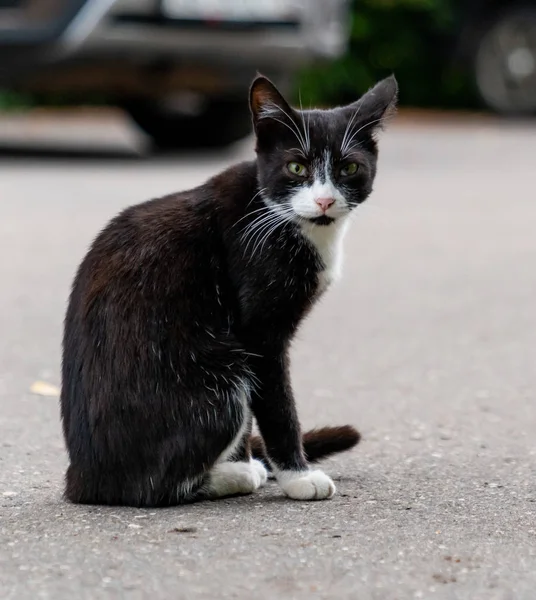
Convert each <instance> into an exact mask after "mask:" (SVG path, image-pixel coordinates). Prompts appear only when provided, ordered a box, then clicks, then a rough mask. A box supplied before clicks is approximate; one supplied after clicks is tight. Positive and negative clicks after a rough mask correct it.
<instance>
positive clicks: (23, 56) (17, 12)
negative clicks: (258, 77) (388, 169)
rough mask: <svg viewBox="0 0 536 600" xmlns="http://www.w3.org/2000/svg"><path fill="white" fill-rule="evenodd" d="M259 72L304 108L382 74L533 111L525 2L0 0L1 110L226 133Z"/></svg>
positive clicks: (162, 143)
mask: <svg viewBox="0 0 536 600" xmlns="http://www.w3.org/2000/svg"><path fill="white" fill-rule="evenodd" d="M257 70H260V71H262V72H264V73H265V74H267V75H269V76H270V77H272V78H273V79H274V80H275V81H276V82H277V83H278V84H279V86H280V87H282V88H283V89H284V90H285V91H286V92H287V93H289V94H292V95H293V98H294V100H295V101H296V102H298V101H301V102H303V104H304V105H306V106H309V105H311V104H313V105H317V106H318V105H333V104H338V103H343V102H350V101H353V100H355V99H356V98H357V97H358V96H359V95H360V94H361V93H363V91H364V90H366V89H367V88H368V87H369V86H370V85H372V84H373V83H374V82H375V81H377V80H378V79H379V78H381V77H383V76H385V75H387V74H390V73H391V72H394V73H396V75H397V77H398V79H399V81H400V87H401V103H402V106H405V107H427V108H431V107H433V108H442V109H444V108H449V109H471V110H484V111H491V112H495V113H500V114H503V115H507V116H510V117H515V116H517V117H519V116H527V115H533V114H534V113H536V1H535V0H354V1H352V2H348V1H346V0H255V1H253V0H0V111H3V112H6V111H11V112H13V111H16V112H20V111H21V110H28V109H30V108H34V107H36V106H53V107H61V106H63V107H65V106H80V105H84V106H88V105H92V106H95V105H100V106H102V105H104V106H114V107H118V108H120V109H122V110H123V111H124V113H125V114H126V115H128V117H129V119H130V120H131V122H132V123H133V124H135V125H136V126H137V127H138V128H139V129H140V130H142V131H143V132H144V133H145V134H146V135H147V136H148V137H149V139H150V140H151V142H152V143H153V144H154V146H155V147H157V148H160V149H172V148H178V147H191V146H218V145H226V144H228V143H230V142H234V141H236V140H238V139H240V138H242V137H244V136H246V135H247V134H249V132H250V119H249V115H248V112H247V106H246V103H245V98H246V91H247V87H248V85H249V83H250V81H251V78H252V77H253V76H254V74H255V72H256V71H257ZM6 126H7V125H6Z"/></svg>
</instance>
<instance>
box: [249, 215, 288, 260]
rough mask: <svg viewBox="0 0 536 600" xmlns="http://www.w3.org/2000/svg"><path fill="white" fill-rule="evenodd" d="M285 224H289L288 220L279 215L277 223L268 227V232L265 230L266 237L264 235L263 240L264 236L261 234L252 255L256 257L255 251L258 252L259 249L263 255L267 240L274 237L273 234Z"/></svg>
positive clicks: (274, 222)
mask: <svg viewBox="0 0 536 600" xmlns="http://www.w3.org/2000/svg"><path fill="white" fill-rule="evenodd" d="M284 223H288V220H287V219H286V218H285V217H284V216H282V215H278V219H277V220H276V221H272V222H271V223H270V225H269V226H268V227H267V231H266V229H265V230H264V235H263V237H262V239H261V235H262V234H260V235H259V236H258V237H257V239H258V241H257V243H256V244H255V246H254V248H253V250H252V252H251V255H252V256H255V251H256V250H257V248H259V249H260V253H261V254H262V249H263V248H264V245H265V244H266V240H267V239H268V238H269V237H270V236H271V235H272V233H273V232H274V231H276V230H277V228H278V227H280V226H281V225H283V224H284Z"/></svg>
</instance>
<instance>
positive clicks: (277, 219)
mask: <svg viewBox="0 0 536 600" xmlns="http://www.w3.org/2000/svg"><path fill="white" fill-rule="evenodd" d="M280 221H281V216H280V215H279V214H277V213H273V214H272V215H271V218H269V219H266V220H265V221H264V222H263V223H262V225H261V226H260V227H258V228H257V229H256V231H255V235H252V236H251V238H250V240H249V241H248V244H247V245H246V251H247V248H248V246H249V245H250V242H252V241H253V242H254V246H253V250H252V253H251V255H252V256H253V255H254V254H255V249H256V248H257V241H258V240H259V239H260V237H261V236H262V235H263V234H264V233H265V231H266V230H269V229H270V228H271V227H272V225H274V224H277V223H279V222H280Z"/></svg>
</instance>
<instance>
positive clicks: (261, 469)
mask: <svg viewBox="0 0 536 600" xmlns="http://www.w3.org/2000/svg"><path fill="white" fill-rule="evenodd" d="M250 464H251V466H252V467H253V469H254V470H255V471H256V472H257V474H258V476H259V480H260V482H259V486H258V487H262V486H263V485H264V484H265V483H266V482H267V481H268V471H267V470H266V467H265V466H264V465H263V464H262V462H261V461H260V460H257V459H256V458H252V459H251V462H250Z"/></svg>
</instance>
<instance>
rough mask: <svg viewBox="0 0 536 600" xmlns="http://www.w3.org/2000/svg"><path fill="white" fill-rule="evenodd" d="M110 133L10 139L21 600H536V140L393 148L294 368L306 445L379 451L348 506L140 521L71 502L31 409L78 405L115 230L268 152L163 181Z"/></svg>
mask: <svg viewBox="0 0 536 600" xmlns="http://www.w3.org/2000/svg"><path fill="white" fill-rule="evenodd" d="M112 121H113V123H112V122H110V123H108V122H106V121H99V122H98V123H96V124H91V123H82V124H79V126H78V129H77V126H76V122H74V124H73V123H71V125H72V129H71V130H70V133H69V132H67V133H65V134H62V135H65V136H66V139H62V140H60V141H58V144H59V146H60V147H65V148H66V150H64V151H59V152H58V151H56V150H55V151H52V150H50V149H47V147H46V145H47V143H48V142H47V140H48V137H47V136H49V137H50V139H52V138H53V137H54V135H56V133H57V131H56V127H55V126H51V125H50V124H48V125H47V121H46V119H44V120H42V121H40V123H41V124H40V125H38V126H36V125H35V123H34V122H31V123H30V124H28V123H26V122H23V121H19V122H18V124H17V123H16V124H15V126H14V125H13V121H9V122H8V121H5V120H3V121H2V120H0V598H2V599H7V598H10V599H17V600H18V599H24V600H26V599H33V598H51V599H58V600H63V599H66V598H75V599H91V600H93V599H101V598H128V599H131V598H132V599H138V598H140V599H144V598H150V599H151V600H156V599H168V598H173V599H183V598H184V599H190V598H207V599H211V598H240V599H242V598H244V599H246V598H248V599H249V598H255V599H258V600H261V599H265V598H270V599H271V598H296V599H302V598H329V599H331V598H337V599H346V598H348V599H358V600H368V599H374V600H383V599H386V600H403V599H409V598H425V599H427V598H434V599H435V598H438V599H453V600H454V599H467V600H479V599H486V600H488V599H490V600H499V599H500V600H510V599H515V600H534V598H535V597H536V404H535V391H536V369H535V351H536V301H535V299H536V124H534V123H533V124H523V125H521V124H520V125H512V124H504V123H500V122H496V121H493V120H486V119H484V120H478V121H475V122H474V123H471V122H470V121H466V120H463V121H459V122H458V121H456V120H449V121H441V122H437V123H435V122H419V119H418V116H417V117H414V118H412V119H410V120H408V119H406V120H405V119H401V120H400V121H399V122H398V124H397V125H396V126H394V127H393V128H392V129H391V131H389V132H387V133H386V134H384V136H383V141H382V158H381V162H380V173H379V177H378V181H377V185H376V191H375V194H374V195H373V197H372V198H371V200H370V202H369V203H368V204H367V205H365V206H363V207H362V208H360V209H359V213H358V215H357V218H356V220H355V223H354V224H353V226H352V228H351V230H350V233H349V236H348V239H347V243H346V250H347V253H346V265H345V273H344V277H343V280H342V281H341V282H340V283H339V284H338V285H337V286H336V287H335V288H333V289H332V290H331V291H330V292H329V293H328V295H327V296H326V297H325V299H324V301H323V302H322V304H321V306H320V307H318V308H317V310H316V311H314V312H313V313H312V315H311V316H310V318H309V320H308V322H307V323H306V325H305V326H304V327H303V329H302V331H301V333H300V336H299V339H298V340H297V342H296V344H295V347H294V363H293V379H294V386H295V390H296V394H297V397H298V400H299V408H300V412H301V415H302V420H303V423H304V426H306V427H309V426H313V425H323V424H329V423H333V424H337V423H352V424H355V425H356V426H357V427H358V428H359V429H360V430H361V432H362V433H363V438H364V439H363V442H362V444H361V445H360V446H359V447H358V448H357V449H356V450H355V451H353V452H351V453H349V454H347V455H344V456H340V457H337V458H334V459H332V460H330V461H328V462H327V463H326V464H325V469H326V470H327V472H328V473H330V474H331V475H332V476H333V478H334V479H335V481H336V484H337V486H338V494H337V496H336V497H335V498H334V499H333V500H332V501H326V502H320V503H298V502H293V501H290V500H286V499H284V498H282V497H281V493H280V492H279V490H278V488H277V487H276V485H275V484H274V483H270V484H269V485H268V487H267V488H266V489H265V490H263V491H262V492H261V493H257V494H256V495H254V496H250V497H245V498H241V499H231V500H223V501H219V502H207V503H203V504H197V505H193V506H188V507H181V508H176V509H167V510H133V509H122V508H103V507H80V506H72V505H69V504H66V503H65V502H63V501H62V499H61V488H62V477H63V471H64V468H65V465H66V459H65V453H64V449H63V443H62V438H61V432H60V423H59V414H58V413H59V411H58V402H57V399H55V398H51V397H44V396H37V395H32V394H31V393H30V392H29V388H30V386H31V385H32V383H33V382H34V381H36V380H45V381H48V382H50V383H53V384H55V385H58V384H59V361H60V337H61V326H62V319H63V312H64V308H65V302H66V297H67V294H68V289H69V285H70V281H71V278H72V276H73V272H74V269H75V268H76V266H77V264H78V262H79V260H80V259H81V257H82V255H83V253H84V251H85V249H86V247H87V245H88V243H89V242H90V240H91V239H92V237H93V236H94V235H95V234H96V232H97V231H98V229H99V228H100V227H101V226H102V225H104V223H105V222H106V221H107V220H108V219H109V218H110V217H111V216H112V215H114V214H115V213H116V212H117V211H118V210H119V209H121V208H122V207H124V206H127V205H129V204H132V203H135V202H138V201H142V200H145V199H147V198H149V197H153V196H157V195H160V194H163V193H167V192H170V191H173V190H177V189H180V188H185V187H189V186H191V185H193V184H195V183H198V182H201V181H202V180H203V179H205V178H206V177H208V176H209V175H211V174H212V173H214V172H216V171H217V170H219V169H220V168H221V167H222V166H224V165H225V164H228V163H231V162H233V161H235V160H237V159H239V158H241V157H243V156H245V155H247V154H249V153H250V152H251V142H250V141H247V142H245V143H244V144H239V145H237V146H236V147H235V148H233V149H231V150H229V151H227V152H224V153H222V152H220V153H214V154H211V155H210V154H206V155H202V154H188V153H186V154H183V155H179V156H175V157H165V158H155V157H153V158H143V151H144V150H143V149H144V141H143V140H140V139H138V138H136V136H135V135H134V134H132V132H128V133H127V132H126V130H124V126H123V124H122V123H120V122H117V121H115V120H113V119H112ZM112 125H113V126H112ZM25 127H26V129H25ZM47 127H48V129H47ZM99 127H100V129H99ZM86 130H87V131H88V134H87V139H89V138H91V140H92V141H91V144H93V145H92V146H91V148H90V149H89V150H88V148H87V147H86V148H85V149H84V150H82V151H79V152H77V151H76V147H77V144H79V143H80V140H81V139H84V140H85V141H87V139H86V136H85V135H84V131H86ZM63 131H67V130H63ZM25 132H26V133H25ZM36 132H37V133H36ZM43 132H44V133H43ZM99 132H100V133H99ZM36 135H37V137H39V136H40V137H39V140H37V141H36V139H35V136H36ZM99 135H100V136H101V137H99ZM25 136H27V137H28V139H29V140H30V141H29V142H28V140H25V139H24V138H25ZM32 136H33V137H32ZM69 136H70V137H69ZM32 140H33V141H32ZM43 140H44V142H43ZM17 144H18V145H19V146H18V149H17V148H16V147H15V146H17ZM25 144H26V145H25ZM50 144H51V145H52V146H53V147H57V146H54V141H53V140H52V141H51V142H50ZM62 144H63V145H64V146H62ZM99 144H104V146H105V147H103V148H102V149H99V147H98V145H99ZM52 146H51V147H52ZM101 154H102V155H101Z"/></svg>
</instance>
